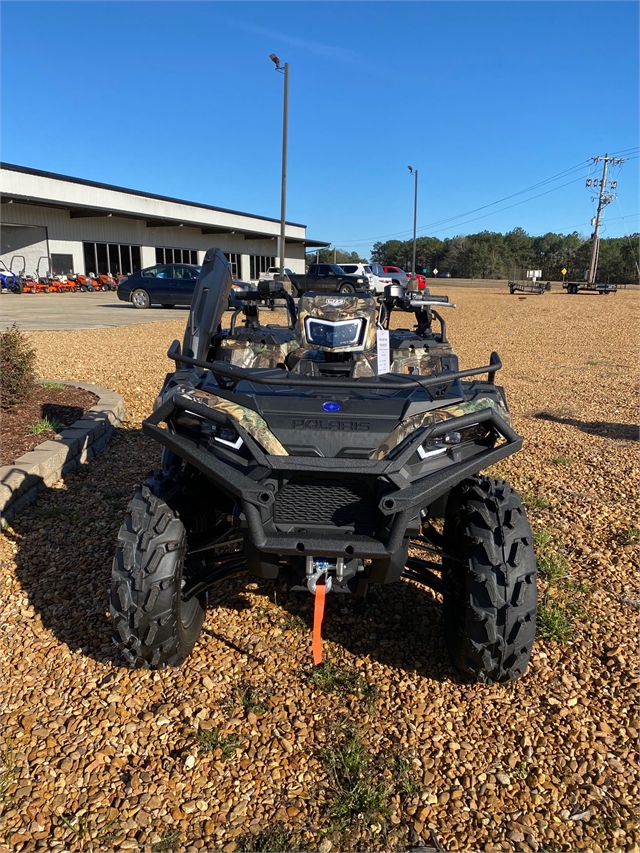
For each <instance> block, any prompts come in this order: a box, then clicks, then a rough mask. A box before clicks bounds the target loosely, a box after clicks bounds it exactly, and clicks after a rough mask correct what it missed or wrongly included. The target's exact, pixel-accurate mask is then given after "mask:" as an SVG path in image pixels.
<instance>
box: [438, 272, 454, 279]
mask: <svg viewBox="0 0 640 853" xmlns="http://www.w3.org/2000/svg"><path fill="white" fill-rule="evenodd" d="M436 278H451V273H450V272H439V273H438V275H437V276H436Z"/></svg>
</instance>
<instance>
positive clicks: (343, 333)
mask: <svg viewBox="0 0 640 853" xmlns="http://www.w3.org/2000/svg"><path fill="white" fill-rule="evenodd" d="M304 322H305V332H306V335H307V340H308V342H309V343H310V344H315V345H316V346H318V347H327V349H334V348H336V347H347V346H358V345H359V344H361V343H362V340H363V338H364V330H365V325H366V321H365V319H364V318H363V317H359V318H356V319H354V320H336V321H335V322H332V321H331V320H318V319H316V318H315V317H306V318H305V321H304Z"/></svg>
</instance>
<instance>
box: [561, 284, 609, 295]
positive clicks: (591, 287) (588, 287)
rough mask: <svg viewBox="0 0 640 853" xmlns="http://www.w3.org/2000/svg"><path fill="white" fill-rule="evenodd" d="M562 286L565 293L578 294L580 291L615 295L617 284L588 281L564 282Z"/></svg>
mask: <svg viewBox="0 0 640 853" xmlns="http://www.w3.org/2000/svg"><path fill="white" fill-rule="evenodd" d="M562 286H563V287H564V288H565V290H566V291H567V293H579V292H580V291H581V290H584V291H588V292H590V293H600V294H602V293H604V294H605V295H606V294H607V293H617V291H618V285H617V284H609V283H607V284H603V283H602V282H596V281H594V282H588V281H565V282H563V284H562Z"/></svg>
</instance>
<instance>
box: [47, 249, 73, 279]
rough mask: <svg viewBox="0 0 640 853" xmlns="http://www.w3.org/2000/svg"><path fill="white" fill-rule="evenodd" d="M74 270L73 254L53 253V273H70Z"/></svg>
mask: <svg viewBox="0 0 640 853" xmlns="http://www.w3.org/2000/svg"><path fill="white" fill-rule="evenodd" d="M72 272H73V255H55V254H52V255H51V274H52V275H69V274H70V273H72Z"/></svg>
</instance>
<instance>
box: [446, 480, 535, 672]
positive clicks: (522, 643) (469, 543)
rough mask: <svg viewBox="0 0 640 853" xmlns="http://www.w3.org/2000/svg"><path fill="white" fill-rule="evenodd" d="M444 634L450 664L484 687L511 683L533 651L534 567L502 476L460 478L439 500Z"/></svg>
mask: <svg viewBox="0 0 640 853" xmlns="http://www.w3.org/2000/svg"><path fill="white" fill-rule="evenodd" d="M444 550H445V553H446V554H447V555H448V558H447V557H444V558H443V567H444V568H443V578H444V580H445V582H446V583H447V585H448V586H449V589H450V592H449V593H448V594H447V595H445V596H444V623H445V638H446V642H447V646H448V648H449V653H450V655H451V658H452V660H453V662H454V664H455V665H456V666H457V667H458V669H459V670H460V671H461V672H462V673H463V674H464V675H465V676H467V677H468V678H470V679H473V680H474V681H482V682H485V683H486V684H492V683H503V682H506V681H515V680H516V679H518V678H520V676H521V675H522V674H523V673H524V671H525V669H526V668H527V665H528V663H529V659H530V657H531V651H532V648H533V642H534V639H535V632H536V614H537V600H538V596H537V588H536V578H537V568H536V558H535V553H534V550H533V536H532V533H531V528H530V527H529V522H528V520H527V516H526V514H525V511H524V508H523V506H522V503H521V501H520V498H519V496H518V494H517V493H516V492H515V491H513V489H512V488H511V486H510V485H509V483H507V482H506V481H505V480H494V479H492V478H490V477H477V478H473V479H469V480H465V481H463V482H462V483H461V484H460V485H459V486H457V487H456V488H455V489H454V490H453V492H452V493H451V495H450V497H449V500H448V501H447V508H446V511H445V522H444Z"/></svg>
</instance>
